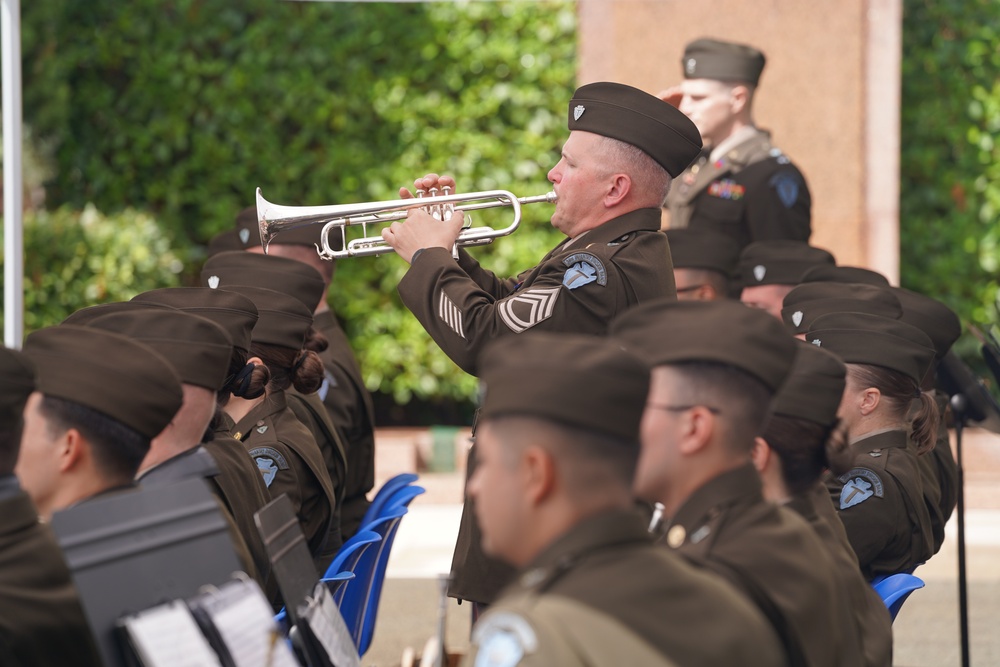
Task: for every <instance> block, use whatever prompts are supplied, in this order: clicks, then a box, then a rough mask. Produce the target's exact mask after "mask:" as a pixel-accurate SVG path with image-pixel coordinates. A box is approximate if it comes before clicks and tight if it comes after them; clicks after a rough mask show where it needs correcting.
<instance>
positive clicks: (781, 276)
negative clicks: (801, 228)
mask: <svg viewBox="0 0 1000 667" xmlns="http://www.w3.org/2000/svg"><path fill="white" fill-rule="evenodd" d="M834 263H835V262H834V259H833V255H831V254H830V253H829V252H827V251H826V250H823V249H822V248H814V247H813V246H811V245H809V244H808V243H806V242H805V241H757V242H756V243H751V244H750V245H748V246H747V247H745V248H744V249H743V252H742V253H741V254H740V278H741V280H742V282H743V286H744V287H754V286H757V285H798V284H799V283H801V282H802V276H804V275H805V274H806V272H807V271H808V270H809V269H811V268H813V267H815V266H819V265H821V264H829V265H830V266H833V265H834Z"/></svg>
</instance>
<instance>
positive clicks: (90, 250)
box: [0, 206, 184, 333]
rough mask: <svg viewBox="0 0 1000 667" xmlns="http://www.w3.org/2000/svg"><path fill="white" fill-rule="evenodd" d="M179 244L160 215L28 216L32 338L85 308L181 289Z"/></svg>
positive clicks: (27, 303) (66, 211)
mask: <svg viewBox="0 0 1000 667" xmlns="http://www.w3.org/2000/svg"><path fill="white" fill-rule="evenodd" d="M171 246H172V243H171V240H170V239H169V237H167V236H166V235H165V234H164V233H163V230H162V229H161V228H160V226H159V225H158V224H157V223H156V221H155V220H154V219H153V218H152V217H150V216H149V215H148V214H146V213H142V212H140V211H135V210H132V209H126V210H125V211H122V212H120V213H117V214H116V215H114V216H105V215H102V214H101V213H100V212H98V211H97V209H96V208H95V207H93V206H86V207H85V208H84V210H83V211H82V212H81V211H75V210H72V209H71V208H66V207H64V208H61V209H59V210H57V211H54V212H51V213H47V212H44V211H43V212H38V213H28V214H26V215H25V218H24V275H25V280H24V311H25V312H24V328H25V333H30V332H31V331H34V330H35V329H40V328H42V327H45V326H50V325H53V324H58V323H59V322H60V321H62V320H63V319H65V318H66V316H68V315H69V314H70V313H72V312H74V311H75V310H77V309H79V308H83V307H84V306H90V305H93V304H96V303H105V302H108V301H127V300H129V299H131V298H132V297H133V296H135V295H136V294H138V293H139V292H144V291H146V290H150V289H155V288H157V287H172V286H175V285H177V284H178V282H179V280H178V274H179V273H180V272H181V270H182V269H183V266H184V263H183V261H182V256H181V255H180V254H178V253H177V252H175V251H174V250H172V249H171ZM0 263H2V261H0Z"/></svg>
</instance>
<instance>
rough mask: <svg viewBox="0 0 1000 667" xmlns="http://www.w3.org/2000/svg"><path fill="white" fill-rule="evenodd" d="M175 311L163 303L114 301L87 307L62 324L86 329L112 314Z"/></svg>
mask: <svg viewBox="0 0 1000 667" xmlns="http://www.w3.org/2000/svg"><path fill="white" fill-rule="evenodd" d="M166 309H170V310H174V308H172V307H170V306H168V305H166V304H162V303H139V302H137V301H113V302H111V303H101V304H98V305H96V306H87V307H86V308H81V309H80V310H77V311H76V312H74V313H72V314H71V315H70V316H69V317H67V318H66V319H65V320H63V321H62V322H61V323H60V324H72V325H73V326H78V327H85V326H87V325H88V324H90V323H91V322H93V321H94V320H96V319H97V318H98V317H104V316H105V315H110V314H111V313H131V312H135V311H137V310H166Z"/></svg>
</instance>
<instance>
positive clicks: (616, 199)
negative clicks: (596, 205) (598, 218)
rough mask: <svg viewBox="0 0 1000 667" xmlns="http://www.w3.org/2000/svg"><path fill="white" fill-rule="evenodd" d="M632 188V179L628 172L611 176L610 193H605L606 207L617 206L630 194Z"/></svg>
mask: <svg viewBox="0 0 1000 667" xmlns="http://www.w3.org/2000/svg"><path fill="white" fill-rule="evenodd" d="M631 190H632V179H631V178H629V176H628V174H615V175H613V176H612V177H611V185H610V187H609V189H608V193H607V194H606V195H604V207H605V208H611V207H613V206H617V205H618V204H620V203H621V202H622V200H624V199H625V197H626V196H628V193H629V192H630V191H631Z"/></svg>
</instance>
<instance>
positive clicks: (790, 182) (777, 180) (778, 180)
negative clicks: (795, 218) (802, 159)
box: [769, 172, 799, 208]
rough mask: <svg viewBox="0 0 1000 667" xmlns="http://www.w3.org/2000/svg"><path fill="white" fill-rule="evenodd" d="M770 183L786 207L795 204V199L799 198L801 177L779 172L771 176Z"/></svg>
mask: <svg viewBox="0 0 1000 667" xmlns="http://www.w3.org/2000/svg"><path fill="white" fill-rule="evenodd" d="M769 185H770V186H771V187H772V188H774V190H775V192H777V193H778V199H780V200H781V203H782V204H784V205H785V208H791V207H792V206H794V205H795V201H796V200H797V199H798V198H799V179H798V178H796V177H795V175H794V174H789V173H785V172H781V173H777V174H775V175H774V177H773V178H771V182H770V184H769Z"/></svg>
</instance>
